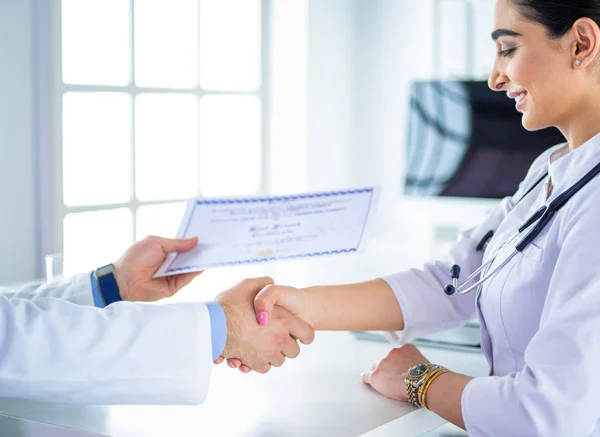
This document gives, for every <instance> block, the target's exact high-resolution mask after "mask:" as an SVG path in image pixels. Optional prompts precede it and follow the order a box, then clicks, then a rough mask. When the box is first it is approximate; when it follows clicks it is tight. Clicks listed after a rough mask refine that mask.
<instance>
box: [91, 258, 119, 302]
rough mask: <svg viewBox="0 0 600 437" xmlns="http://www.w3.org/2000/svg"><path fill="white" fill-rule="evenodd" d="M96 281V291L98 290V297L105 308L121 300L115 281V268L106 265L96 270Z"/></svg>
mask: <svg viewBox="0 0 600 437" xmlns="http://www.w3.org/2000/svg"><path fill="white" fill-rule="evenodd" d="M96 280H97V281H98V289H99V290H100V296H102V300H103V301H104V305H105V306H107V305H110V304H111V303H115V302H120V301H121V300H122V299H121V295H120V294H119V286H118V285H117V280H116V279H115V266H113V265H112V264H108V265H106V266H103V267H100V268H98V269H96Z"/></svg>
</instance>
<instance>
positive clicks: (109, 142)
mask: <svg viewBox="0 0 600 437" xmlns="http://www.w3.org/2000/svg"><path fill="white" fill-rule="evenodd" d="M131 167H132V165H131V99H130V97H129V96H128V95H126V94H121V93H67V94H65V96H64V98H63V196H64V202H65V205H67V206H78V205H105V204H110V203H121V202H126V201H128V200H129V199H131V197H132V196H131V194H132V193H131V191H132V188H131V180H132V176H131Z"/></svg>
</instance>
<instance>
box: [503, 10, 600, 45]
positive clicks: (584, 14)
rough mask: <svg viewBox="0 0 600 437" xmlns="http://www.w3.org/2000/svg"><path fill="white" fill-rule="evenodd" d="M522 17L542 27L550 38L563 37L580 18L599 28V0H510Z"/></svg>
mask: <svg viewBox="0 0 600 437" xmlns="http://www.w3.org/2000/svg"><path fill="white" fill-rule="evenodd" d="M512 1H513V2H514V3H515V4H516V5H517V6H519V8H520V9H521V13H522V14H523V16H524V17H525V18H526V19H527V20H530V21H533V22H536V23H539V24H541V25H542V26H544V27H545V28H546V29H547V31H548V35H550V37H551V38H555V39H556V38H560V37H561V36H564V35H565V34H566V33H567V32H569V30H571V28H572V27H573V24H575V22H576V21H577V20H579V19H580V18H591V19H592V20H594V21H595V22H596V23H597V24H598V26H600V0H512Z"/></svg>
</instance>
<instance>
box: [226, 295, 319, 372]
mask: <svg viewBox="0 0 600 437" xmlns="http://www.w3.org/2000/svg"><path fill="white" fill-rule="evenodd" d="M305 302H306V295H305V294H304V292H303V291H302V290H301V289H298V288H294V287H287V286H281V285H272V284H270V285H267V286H266V287H265V288H263V289H262V290H261V291H260V292H259V293H258V294H257V295H256V297H255V298H254V311H255V313H256V320H257V321H258V323H259V324H260V325H261V326H266V325H268V324H269V321H270V320H271V318H272V316H271V315H272V313H273V309H274V308H275V306H276V305H277V306H279V307H281V308H285V309H286V310H288V311H289V312H290V313H292V314H294V315H295V316H297V317H298V318H300V319H302V320H304V321H305V322H307V323H308V324H309V325H310V326H311V327H314V324H313V323H312V322H311V317H310V314H308V313H307V305H306V304H305ZM222 361H223V360H222V359H218V360H217V361H215V363H217V364H218V363H221V362H222ZM242 361H243V360H240V359H239V357H236V358H229V359H228V360H227V363H228V364H229V367H233V368H239V369H240V371H241V372H243V373H248V372H250V370H251V366H249V365H248V363H246V362H244V363H242Z"/></svg>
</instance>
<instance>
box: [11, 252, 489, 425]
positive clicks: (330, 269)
mask: <svg viewBox="0 0 600 437" xmlns="http://www.w3.org/2000/svg"><path fill="white" fill-rule="evenodd" d="M370 247H371V249H370V251H369V252H367V253H366V254H364V255H356V256H348V257H341V258H332V259H322V260H317V261H310V262H287V263H279V264H270V265H265V266H248V267H243V268H235V269H222V270H215V271H211V272H206V273H205V274H203V275H202V276H201V277H200V278H198V279H197V280H196V281H194V283H193V284H192V285H191V286H190V287H188V288H187V289H186V290H183V291H182V292H181V293H180V294H178V295H177V297H176V300H179V301H185V300H188V301H189V300H210V299H212V298H213V297H214V295H215V294H216V293H217V292H218V291H220V290H222V289H224V288H226V287H228V286H230V285H232V284H233V283H235V282H237V281H238V280H240V279H242V278H244V277H249V276H262V275H265V274H269V275H272V276H273V278H274V279H275V280H276V281H277V282H279V283H287V284H292V285H296V286H304V285H307V284H315V283H342V282H353V281H359V280H366V279H369V278H372V277H376V276H380V275H384V274H387V273H391V272H393V271H398V270H400V269H401V268H402V267H401V266H402V265H407V263H406V262H402V261H401V259H400V256H401V255H402V254H401V253H400V252H401V249H400V248H398V247H397V245H388V246H386V245H385V244H383V245H377V244H373V245H371V246H370ZM391 249H393V250H391ZM394 252H395V253H394ZM378 259H379V260H381V262H380V261H379V260H378ZM390 348H391V346H390V345H388V344H386V343H382V342H371V341H365V340H359V339H356V338H355V337H353V336H352V335H350V334H349V333H347V332H319V333H317V338H316V340H315V343H314V344H313V345H311V346H309V347H303V348H302V353H301V354H300V356H299V357H298V358H297V359H296V360H288V362H286V364H285V365H284V366H283V367H281V368H278V369H273V370H272V371H271V372H270V373H268V374H267V375H259V374H249V375H244V374H241V373H239V372H238V371H235V370H232V369H230V368H228V367H227V366H226V365H221V366H217V367H216V368H215V371H214V374H213V378H212V383H211V388H210V393H209V395H208V398H207V400H206V402H205V403H204V404H203V405H199V406H194V407H177V406H150V407H148V406H144V407H142V406H64V405H51V404H40V403H33V402H24V401H14V400H0V414H8V415H12V416H16V417H19V418H24V419H29V420H33V421H38V422H45V423H50V424H54V425H59V426H63V427H67V428H72V429H76V430H81V431H85V432H91V433H98V434H101V435H108V436H111V437H159V436H160V437H163V436H176V437H188V436H189V437H192V436H193V437H198V436H213V435H222V436H226V437H238V436H239V437H241V436H244V437H284V436H290V437H310V436H328V437H350V436H365V437H387V436H394V437H403V436H406V437H408V436H410V437H413V436H418V435H423V434H425V433H428V432H430V431H433V430H437V429H440V430H441V429H442V428H440V427H441V426H442V425H444V424H445V423H446V422H445V421H444V420H442V419H440V418H439V417H438V416H436V415H435V414H433V413H431V412H428V411H424V410H414V409H413V407H411V406H409V405H408V404H406V403H401V402H395V401H392V400H389V399H387V398H385V397H383V396H381V395H379V394H377V393H376V392H375V391H373V390H372V389H370V388H369V387H367V386H365V385H364V384H362V382H361V381H360V374H361V372H363V371H366V370H370V369H371V365H372V363H373V362H374V361H376V360H378V359H381V358H382V357H383V356H384V355H385V354H386V353H387V352H388V351H389V349H390ZM422 350H423V352H424V354H425V356H427V357H428V358H429V359H430V360H431V361H433V362H436V363H439V364H443V365H446V366H448V367H449V368H451V369H452V370H456V371H458V372H462V373H466V374H469V375H472V376H480V375H485V374H486V373H487V371H488V368H487V363H486V361H485V359H484V357H483V356H482V355H481V354H478V353H472V352H458V351H449V350H442V349H430V348H422ZM398 384H403V381H402V380H401V379H400V378H399V379H398ZM450 432H451V433H450V434H447V435H452V436H454V435H456V434H452V432H454V431H450ZM463 434H464V433H463ZM0 435H6V434H4V433H3V432H2V430H1V429H0ZM438 435H445V434H444V433H442V434H438ZM459 435H460V434H459Z"/></svg>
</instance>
